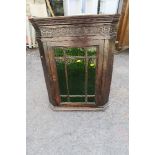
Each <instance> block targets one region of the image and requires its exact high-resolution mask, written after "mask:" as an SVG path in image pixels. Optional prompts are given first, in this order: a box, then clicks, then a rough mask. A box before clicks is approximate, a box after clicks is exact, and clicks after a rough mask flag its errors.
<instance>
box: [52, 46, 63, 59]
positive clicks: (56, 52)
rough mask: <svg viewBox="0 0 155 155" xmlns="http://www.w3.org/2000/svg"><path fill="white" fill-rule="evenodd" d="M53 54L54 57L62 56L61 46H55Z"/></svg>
mask: <svg viewBox="0 0 155 155" xmlns="http://www.w3.org/2000/svg"><path fill="white" fill-rule="evenodd" d="M54 55H55V57H62V56H63V55H64V52H63V48H55V49H54Z"/></svg>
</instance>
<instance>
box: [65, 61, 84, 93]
mask: <svg viewBox="0 0 155 155" xmlns="http://www.w3.org/2000/svg"><path fill="white" fill-rule="evenodd" d="M67 70H68V84H69V92H70V94H71V95H84V94H85V93H84V83H85V61H84V60H82V59H72V60H69V61H68V63H67Z"/></svg>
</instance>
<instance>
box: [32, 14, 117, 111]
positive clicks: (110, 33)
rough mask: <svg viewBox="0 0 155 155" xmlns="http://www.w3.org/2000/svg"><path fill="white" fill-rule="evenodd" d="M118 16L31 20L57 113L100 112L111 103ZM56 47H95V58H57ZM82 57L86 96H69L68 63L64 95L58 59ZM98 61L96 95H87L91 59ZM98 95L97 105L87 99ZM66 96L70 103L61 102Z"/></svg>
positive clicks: (51, 100) (50, 95)
mask: <svg viewBox="0 0 155 155" xmlns="http://www.w3.org/2000/svg"><path fill="white" fill-rule="evenodd" d="M118 20H119V15H86V16H68V17H53V18H31V19H30V21H31V23H32V24H33V26H34V28H35V30H36V38H37V41H38V44H39V51H40V56H41V60H42V65H43V69H44V76H45V81H46V85H47V90H48V95H49V100H50V102H51V103H52V105H53V106H54V110H93V109H94V110H99V109H103V107H104V106H105V105H106V103H107V102H108V98H109V92H110V84H111V77H112V66H113V54H112V52H113V48H114V43H115V39H116V33H117V31H116V27H117V23H118ZM55 47H65V48H66V47H80V48H83V47H84V48H87V47H96V56H95V57H94V56H88V54H87V52H85V56H84V57H82V56H75V57H70V56H67V55H66V54H65V50H64V56H63V57H55V56H54V51H53V48H55ZM67 58H70V59H74V58H80V59H84V60H85V62H86V66H85V86H84V88H85V94H83V95H70V94H69V87H68V73H67V65H66V63H65V77H66V85H67V94H66V95H61V94H60V92H59V83H58V77H57V69H56V63H55V60H58V59H60V60H63V61H64V62H66V59H67ZM89 58H94V59H95V58H96V81H95V94H94V95H89V94H88V92H87V85H88V83H87V79H88V76H89V75H88V70H87V66H88V60H89ZM94 96H95V101H96V102H95V104H94V103H92V102H88V97H94ZM61 97H66V98H67V102H61ZM69 97H84V98H85V102H84V103H80V102H74V103H73V102H70V100H69Z"/></svg>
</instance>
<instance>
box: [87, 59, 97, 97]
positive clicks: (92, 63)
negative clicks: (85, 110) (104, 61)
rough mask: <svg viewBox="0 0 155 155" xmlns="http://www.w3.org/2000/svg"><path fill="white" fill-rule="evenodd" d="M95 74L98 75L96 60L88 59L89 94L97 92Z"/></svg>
mask: <svg viewBox="0 0 155 155" xmlns="http://www.w3.org/2000/svg"><path fill="white" fill-rule="evenodd" d="M95 75H96V60H95V59H91V58H90V59H89V61H88V94H89V95H94V94H95Z"/></svg>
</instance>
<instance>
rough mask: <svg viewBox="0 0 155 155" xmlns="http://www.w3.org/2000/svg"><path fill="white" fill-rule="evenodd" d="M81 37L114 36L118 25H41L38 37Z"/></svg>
mask: <svg viewBox="0 0 155 155" xmlns="http://www.w3.org/2000/svg"><path fill="white" fill-rule="evenodd" d="M60 36H61V37H76V36H77V37H79V36H102V37H103V38H105V39H106V38H112V37H115V36H116V26H115V25H114V26H112V25H98V26H89V27H88V26H80V27H79V26H67V27H59V26H58V27H52V26H51V27H40V33H37V38H54V37H60Z"/></svg>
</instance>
